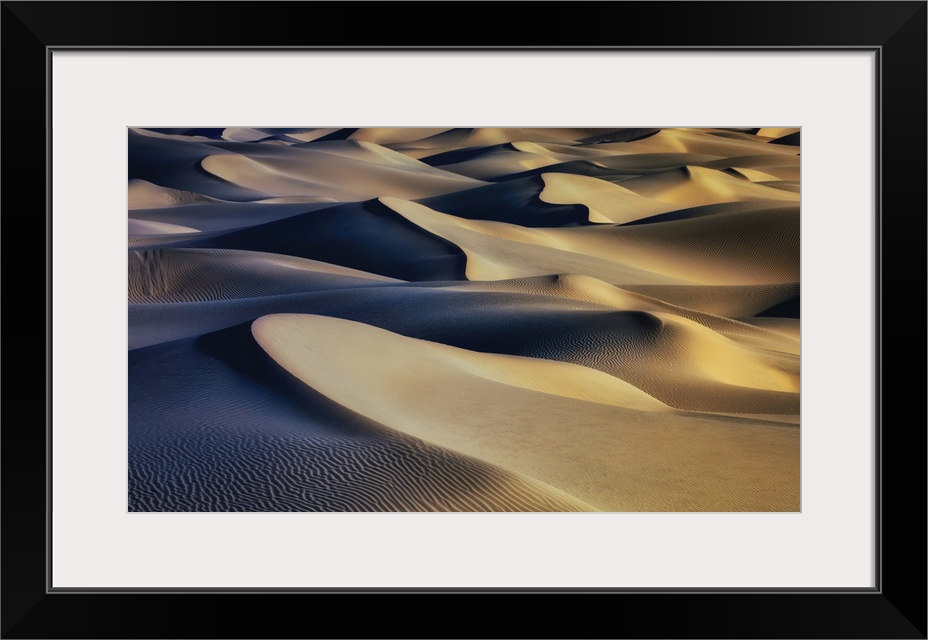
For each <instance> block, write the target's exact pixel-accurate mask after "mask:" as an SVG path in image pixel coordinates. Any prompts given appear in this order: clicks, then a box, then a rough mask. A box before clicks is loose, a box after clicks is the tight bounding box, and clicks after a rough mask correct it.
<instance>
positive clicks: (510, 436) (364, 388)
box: [252, 314, 798, 511]
mask: <svg viewBox="0 0 928 640" xmlns="http://www.w3.org/2000/svg"><path fill="white" fill-rule="evenodd" d="M252 332H253V335H254V337H255V339H256V340H257V342H258V343H259V344H260V345H261V347H262V348H263V349H264V350H265V351H266V352H267V353H268V354H269V355H270V356H271V357H272V358H273V359H274V360H276V361H277V362H278V364H280V365H281V366H282V367H284V368H285V369H286V370H288V371H289V372H290V373H291V374H293V375H294V376H295V377H297V378H298V379H300V380H301V381H303V382H304V383H306V384H308V385H309V386H311V387H313V388H314V389H316V390H317V391H319V392H320V393H322V394H323V395H325V396H327V397H329V398H330V399H332V400H334V401H335V402H337V403H338V404H340V405H342V406H344V407H346V408H348V409H350V410H352V411H354V412H356V413H359V414H361V415H363V416H365V417H368V418H371V419H373V420H375V421H377V422H379V423H381V424H384V425H386V426H388V427H390V428H392V429H395V430H397V431H400V432H403V433H406V434H409V435H412V436H415V437H417V438H420V439H422V440H425V441H426V442H430V443H432V444H436V445H438V446H441V447H445V448H448V449H451V450H453V451H457V452H459V453H462V454H464V455H468V456H471V457H475V458H478V459H480V460H484V461H486V462H489V463H490V464H494V465H497V466H500V467H502V468H504V469H506V470H510V471H513V472H516V473H519V474H523V475H527V476H530V477H532V478H535V479H537V480H539V481H540V482H543V483H545V484H549V485H551V486H553V487H556V488H558V489H560V490H562V491H565V492H566V493H568V494H569V495H571V496H575V497H577V498H578V499H580V500H582V501H584V502H586V503H589V504H590V505H593V506H594V507H596V508H597V509H598V510H606V511H668V510H697V511H699V510H710V511H712V510H719V511H744V510H747V511H754V510H758V511H767V510H772V511H778V510H795V509H797V508H798V432H797V431H796V430H795V429H794V428H792V427H785V426H784V427H775V426H759V425H756V424H754V425H745V424H739V425H734V424H731V423H728V422H725V421H724V420H721V419H711V418H705V417H695V416H693V415H686V416H681V415H676V414H674V413H673V412H669V411H668V410H667V409H666V408H665V405H663V404H662V403H659V402H657V401H655V400H654V399H653V398H651V397H649V396H647V395H646V394H642V393H641V392H640V391H639V390H637V389H634V387H631V385H627V384H623V383H621V381H617V382H612V381H613V380H616V379H614V378H611V377H610V376H605V378H603V377H602V376H600V375H596V374H597V373H599V372H595V373H592V374H591V373H590V371H592V370H586V369H585V368H583V367H577V366H570V365H567V366H562V365H561V364H560V363H550V362H546V361H538V360H533V359H525V358H513V357H504V356H497V355H492V354H476V353H472V352H467V351H464V350H460V349H454V348H451V347H446V346H444V345H436V344H434V343H428V342H425V341H421V340H415V339H412V338H406V337H403V336H399V335H396V334H392V333H390V332H387V331H384V330H381V329H376V328H374V327H370V326H367V325H363V324H360V323H356V322H351V321H346V320H339V319H334V318H327V317H323V316H314V315H297V314H281V315H272V316H264V317H262V318H259V319H258V320H256V321H255V322H254V323H253V325H252ZM565 374H566V375H565ZM578 376H579V377H578ZM606 379H609V380H608V381H607V380H606ZM597 385H598V386H597ZM533 387H534V388H535V389H538V388H540V389H542V390H543V392H541V393H539V392H538V391H536V390H534V389H533ZM571 387H573V388H571ZM607 392H611V393H616V394H617V395H615V396H613V397H611V398H610V397H598V398H597V401H593V402H590V401H583V400H578V399H575V398H573V397H569V395H587V396H589V395H593V396H597V395H598V394H600V393H607ZM555 393H557V394H559V395H555ZM607 400H612V402H614V403H615V402H618V401H620V402H622V403H625V404H635V405H636V406H639V407H645V406H647V407H648V409H647V410H636V409H629V408H625V407H619V406H616V405H615V404H604V403H603V401H607Z"/></svg>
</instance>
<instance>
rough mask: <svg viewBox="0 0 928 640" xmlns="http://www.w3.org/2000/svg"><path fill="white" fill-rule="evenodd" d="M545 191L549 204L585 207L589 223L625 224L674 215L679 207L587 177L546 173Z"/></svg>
mask: <svg viewBox="0 0 928 640" xmlns="http://www.w3.org/2000/svg"><path fill="white" fill-rule="evenodd" d="M541 179H542V180H544V183H545V187H544V189H542V191H541V193H540V194H539V196H538V197H539V198H540V199H541V201H542V202H547V203H548V204H582V205H585V206H586V207H587V208H588V209H589V210H590V222H612V223H620V224H623V223H626V222H632V221H633V220H641V219H642V218H648V217H650V216H654V215H658V214H661V213H668V212H670V211H675V210H676V209H677V208H678V207H677V206H676V205H672V204H667V203H665V202H658V201H655V200H650V199H648V198H644V197H642V196H639V195H638V194H637V193H635V192H634V191H629V190H628V189H626V188H624V187H622V186H620V185H616V184H613V183H611V182H606V181H605V180H600V179H598V178H592V177H590V176H584V175H574V174H566V173H543V174H541Z"/></svg>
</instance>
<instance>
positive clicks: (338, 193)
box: [201, 141, 481, 202]
mask: <svg viewBox="0 0 928 640" xmlns="http://www.w3.org/2000/svg"><path fill="white" fill-rule="evenodd" d="M270 150H271V151H272V152H271V151H269V150H268V149H267V148H264V149H262V150H261V152H254V153H252V154H251V155H250V156H245V155H241V154H232V155H228V154H227V155H210V156H207V157H205V158H203V160H202V162H201V166H202V167H203V169H204V170H206V171H207V172H209V173H211V174H213V175H215V176H216V177H218V178H221V179H222V180H225V181H227V182H230V183H232V184H235V185H238V186H241V187H244V188H247V189H250V190H252V191H257V192H261V193H264V194H266V195H267V196H268V197H273V196H314V197H325V198H332V199H334V200H337V201H341V202H354V201H357V200H367V199H369V198H373V197H376V196H378V195H383V194H388V195H392V196H396V197H401V198H422V197H426V196H430V195H438V194H442V193H448V192H451V191H459V190H461V189H466V188H469V187H474V186H478V185H479V184H481V183H480V182H479V181H477V180H473V179H471V178H467V177H464V176H459V175H456V174H453V173H449V172H446V171H442V170H440V169H434V168H432V167H429V166H428V165H426V164H423V163H421V162H418V161H416V160H413V159H411V158H408V157H407V156H404V155H403V154H401V153H397V152H395V151H391V150H390V149H387V148H385V147H381V146H379V145H376V144H374V143H370V142H363V141H362V142H353V141H337V142H330V143H321V142H319V143H314V144H312V145H309V146H305V147H299V148H295V147H271V148H270Z"/></svg>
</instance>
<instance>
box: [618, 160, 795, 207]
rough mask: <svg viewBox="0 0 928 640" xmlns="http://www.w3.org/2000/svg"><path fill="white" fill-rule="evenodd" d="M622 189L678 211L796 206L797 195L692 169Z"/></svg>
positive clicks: (641, 180)
mask: <svg viewBox="0 0 928 640" xmlns="http://www.w3.org/2000/svg"><path fill="white" fill-rule="evenodd" d="M622 186H623V187H625V188H626V189H628V190H629V191H632V192H634V193H636V194H638V195H639V196H643V197H646V198H652V199H654V200H658V201H661V202H666V203H671V204H675V205H677V206H678V207H696V206H702V205H708V204H720V203H723V202H745V201H751V200H779V201H785V202H797V203H798V202H799V196H798V194H795V193H789V192H786V191H781V190H779V189H773V188H771V187H767V186H764V185H762V184H757V183H754V182H750V181H749V180H743V179H740V178H737V177H735V176H732V175H729V174H727V173H723V172H721V171H718V170H715V169H707V168H705V167H700V166H695V165H687V166H685V167H681V168H680V169H672V170H670V171H663V172H661V173H654V174H651V175H646V176H642V177H640V178H632V179H630V180H625V181H624V182H622Z"/></svg>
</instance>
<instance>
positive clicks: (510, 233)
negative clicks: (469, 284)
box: [379, 197, 693, 284]
mask: <svg viewBox="0 0 928 640" xmlns="http://www.w3.org/2000/svg"><path fill="white" fill-rule="evenodd" d="M379 200H380V202H381V203H383V204H384V205H386V206H388V207H389V208H390V209H392V210H393V211H395V212H396V213H398V214H399V215H401V216H403V217H404V218H406V219H407V220H409V221H410V222H412V223H413V224H415V225H416V226H418V227H421V228H422V229H425V230H426V231H429V232H430V233H433V234H435V235H437V236H439V237H441V238H444V239H445V240H447V241H449V242H451V243H453V244H455V245H456V246H457V247H459V248H460V249H461V251H463V252H464V254H465V256H466V257H467V265H466V269H465V275H466V276H467V278H468V279H469V280H509V279H512V278H524V277H530V276H540V275H550V274H552V273H581V274H584V275H589V276H592V277H594V278H597V279H599V280H603V281H605V282H609V283H615V284H618V283H630V284H693V281H691V280H686V279H683V278H677V277H673V276H667V275H663V274H660V273H654V272H650V271H646V270H644V269H639V268H637V267H634V266H631V265H628V264H624V263H621V262H619V261H617V260H614V259H609V258H610V257H611V256H610V257H600V256H597V255H591V254H588V253H586V254H585V253H581V252H580V250H579V249H580V248H579V247H576V246H570V245H569V244H567V243H565V242H563V239H562V238H559V237H557V236H558V235H559V234H558V233H557V232H559V231H563V230H562V229H530V228H526V227H521V226H518V225H513V224H508V223H505V222H489V221H484V220H467V219H464V218H458V217H457V216H452V215H449V214H446V213H441V212H440V211H436V210H434V209H431V208H429V207H426V206H425V205H422V204H418V203H415V202H410V201H408V200H402V199H399V198H386V197H382V198H379Z"/></svg>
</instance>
